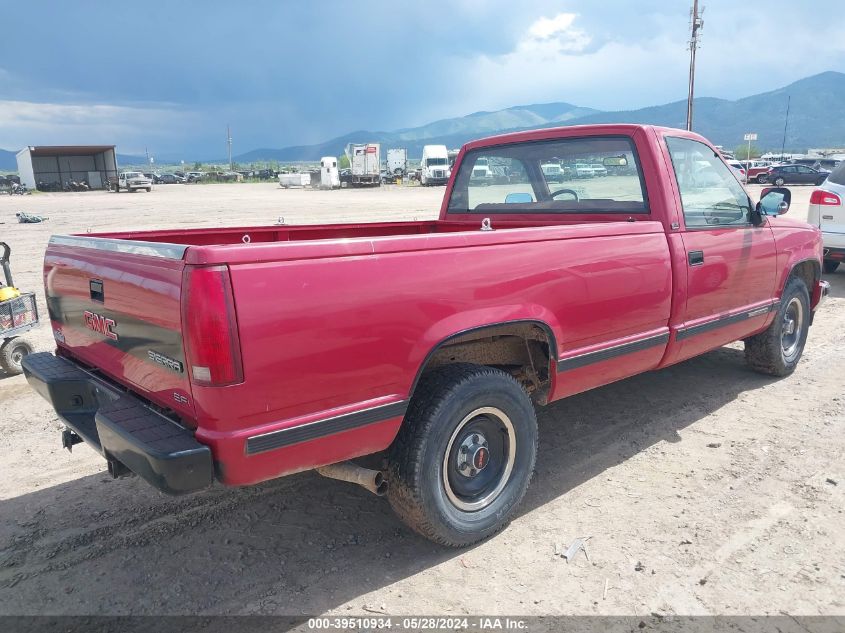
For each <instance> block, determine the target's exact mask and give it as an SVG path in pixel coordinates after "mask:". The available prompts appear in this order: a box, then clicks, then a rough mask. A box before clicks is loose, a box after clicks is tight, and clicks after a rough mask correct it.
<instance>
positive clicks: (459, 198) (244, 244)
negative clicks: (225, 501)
mask: <svg viewBox="0 0 845 633" xmlns="http://www.w3.org/2000/svg"><path fill="white" fill-rule="evenodd" d="M564 163H565V164H582V163H583V164H596V163H600V164H605V165H612V166H614V167H619V166H620V165H621V166H624V167H625V169H624V172H622V173H619V174H616V173H615V174H614V175H613V176H609V177H607V178H591V179H584V180H578V181H573V182H572V183H565V184H558V183H550V182H549V181H548V175H547V173H546V172H545V171H544V170H543V165H546V164H564ZM478 164H483V165H497V166H500V167H502V168H503V169H505V171H506V173H507V174H508V178H507V181H506V182H499V183H497V184H491V183H487V182H485V183H483V184H477V181H476V180H474V179H473V177H472V174H473V168H474V167H475V166H476V165H478ZM701 174H706V178H704V179H702V178H701ZM790 197H791V196H790V193H789V190H787V189H782V188H772V189H769V190H766V191H764V195H763V196H762V199H761V200H759V201H752V200H751V199H750V198H749V196H748V194H747V192H746V191H745V189H744V188H743V187H742V185H741V184H740V183H739V182H738V181H737V179H736V176H735V175H734V173H733V172H732V170H731V169H730V168H729V167H728V166H727V165H726V164H725V162H724V160H723V159H722V158H721V157H720V155H719V153H718V152H717V151H716V150H715V149H714V147H713V146H712V145H711V144H710V143H708V142H707V141H706V140H705V139H703V138H701V137H700V136H697V135H695V134H692V133H689V132H684V131H680V130H674V129H666V128H656V127H649V126H637V125H595V126H583V127H578V126H575V127H566V128H559V129H546V130H535V131H530V132H522V133H515V134H508V135H505V136H498V137H493V138H489V139H485V140H479V141H474V142H471V143H469V144H467V145H466V146H465V147H463V148H462V150H461V152H460V155H459V156H458V158H457V162H456V165H455V169H454V172H453V174H452V176H451V178H450V179H449V183H448V186H447V189H446V193H445V196H444V200H443V203H442V207H441V211H440V217H439V219H438V220H434V221H420V222H391V223H377V224H342V225H322V226H263V227H246V228H224V229H221V228H208V229H191V230H184V229H180V230H162V231H150V232H138V233H135V232H132V233H103V234H99V235H91V234H85V235H76V236H73V235H72V236H54V237H53V238H52V239H51V241H50V244H49V246H48V249H47V252H46V258H45V261H44V282H45V288H46V296H47V303H48V306H49V314H50V320H51V324H52V329H53V332H54V335H55V340H56V351H55V354H51V353H40V354H33V355H31V356H28V357H27V358H26V359H25V361H24V368H25V372H26V376H27V378H28V380H29V383H30V384H31V385H32V387H34V388H35V389H36V390H37V391H38V392H39V393H40V394H41V395H42V396H43V397H44V398H46V399H47V400H49V401H50V402H51V403H52V404H53V406H54V407H55V409H56V411H57V412H58V414H59V415H60V416H61V418H62V419H63V420H64V422H65V423H66V426H67V428H66V430H65V431H64V433H63V443H64V445H65V446H66V447H68V448H70V447H72V446H73V445H74V444H76V443H78V442H80V441H85V442H86V443H88V444H89V445H90V446H92V447H93V448H94V449H96V450H97V451H98V452H100V453H101V454H102V455H103V457H104V458H105V460H106V461H107V464H108V469H109V471H110V472H111V473H112V474H113V475H114V476H122V475H128V474H131V473H135V474H137V475H139V476H141V477H143V478H144V479H145V480H147V481H148V482H149V483H151V484H152V485H153V486H155V487H157V488H158V489H160V490H162V491H165V492H168V493H175V494H178V493H187V492H193V491H197V490H200V489H202V488H205V487H206V486H209V485H211V484H212V483H213V482H214V481H218V482H220V483H222V484H225V485H229V486H244V485H249V484H255V483H258V482H261V481H265V480H268V479H272V478H275V477H281V476H283V475H288V474H290V473H295V472H299V471H304V470H309V469H317V470H318V472H320V473H321V474H324V475H326V476H329V477H334V478H338V479H345V480H348V481H356V482H358V483H361V484H362V485H365V486H366V487H367V488H369V489H370V490H372V491H373V492H376V493H379V494H380V493H384V492H385V488H386V494H387V497H388V500H389V502H390V504H391V505H392V507H393V508H394V509H395V511H396V512H397V513H398V515H399V516H400V517H401V518H402V519H403V520H404V521H405V522H407V523H408V524H409V525H410V526H411V527H412V528H413V529H415V530H416V531H417V532H419V533H420V534H422V535H424V536H425V537H428V538H430V539H432V540H434V541H436V542H438V543H441V544H444V545H450V546H465V545H468V544H470V543H473V542H476V541H478V540H480V539H483V538H485V537H487V536H489V535H491V534H493V533H495V532H496V531H498V530H500V529H501V528H502V527H503V526H504V525H505V524H506V522H507V521H508V519H509V517H511V516H512V514H513V512H514V509H515V508H516V507H517V505H518V504H519V502H520V500H521V499H522V497H523V495H524V494H525V491H526V488H527V487H528V483H529V480H530V479H531V475H532V471H533V470H534V462H535V455H536V451H537V436H538V430H537V422H536V417H535V406H540V405H545V404H546V403H549V402H551V401H554V400H557V399H559V398H565V397H567V396H569V395H572V394H575V393H578V392H582V391H585V390H587V389H592V388H594V387H598V386H600V385H606V384H608V383H610V382H613V381H616V380H620V379H623V378H626V377H628V376H632V375H634V374H638V373H640V372H645V371H649V370H654V369H660V368H663V367H667V366H670V365H672V364H674V363H678V362H681V361H683V360H685V359H688V358H690V357H692V356H696V355H698V354H702V353H704V352H707V351H709V350H712V349H714V348H717V347H719V346H722V345H725V344H727V343H730V342H732V341H738V340H743V341H744V342H745V356H746V359H747V362H748V364H749V365H750V367H751V368H752V369H754V370H756V371H759V372H763V373H766V374H770V375H774V376H786V375H788V374H789V373H791V372H792V371H793V370H794V369H795V366H796V364H797V363H798V361H799V359H800V358H801V354H802V351H803V349H804V344H805V341H806V338H807V333H808V328H809V327H810V324H811V323H812V320H813V315H814V312H815V310H816V308H817V307H818V306H819V304H820V302H821V301H822V300H823V298H824V297H825V295H826V294H827V290H828V285H827V283H826V282H824V281H822V280H821V279H820V269H821V264H822V244H821V236H820V232H819V229H818V227H813V226H810V225H808V224H805V223H804V222H799V221H795V220H790V219H788V218H786V217H783V214H784V213H785V212H786V211H787V210H788V208H789V203H790ZM691 388H694V387H691ZM363 456H369V457H367V458H366V459H363V460H362V459H358V458H362V457H363ZM350 460H356V461H350ZM365 466H370V467H369V468H367V467H365Z"/></svg>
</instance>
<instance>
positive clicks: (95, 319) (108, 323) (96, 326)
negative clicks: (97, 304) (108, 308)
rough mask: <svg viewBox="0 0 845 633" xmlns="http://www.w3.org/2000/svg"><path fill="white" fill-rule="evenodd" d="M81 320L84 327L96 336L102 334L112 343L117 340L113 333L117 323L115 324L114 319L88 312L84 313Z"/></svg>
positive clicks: (115, 334) (115, 333)
mask: <svg viewBox="0 0 845 633" xmlns="http://www.w3.org/2000/svg"><path fill="white" fill-rule="evenodd" d="M83 319H84V321H85V327H87V328H88V329H89V330H94V331H95V332H97V333H98V334H102V335H103V336H105V337H106V338H110V339H111V340H113V341H116V340H117V332H115V329H116V328H117V323H115V321H114V319H109V318H106V317H104V316H103V315H101V314H97V313H96V312H91V311H90V310H86V311H85V313H84V315H83Z"/></svg>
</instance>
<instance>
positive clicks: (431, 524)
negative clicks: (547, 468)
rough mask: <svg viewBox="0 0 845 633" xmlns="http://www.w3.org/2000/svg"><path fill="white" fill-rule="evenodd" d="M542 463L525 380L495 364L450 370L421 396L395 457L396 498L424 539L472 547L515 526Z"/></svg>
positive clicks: (396, 506) (391, 496)
mask: <svg viewBox="0 0 845 633" xmlns="http://www.w3.org/2000/svg"><path fill="white" fill-rule="evenodd" d="M468 442H469V444H467V443H468ZM485 448H486V449H487V450H486V451H484V449H485ZM482 451H484V453H482ZM536 458H537V417H536V414H535V412H534V406H533V404H532V403H531V399H530V398H529V397H528V394H526V392H525V390H524V389H523V388H522V387H521V386H520V385H519V383H518V382H517V381H516V380H514V378H513V377H512V376H511V375H510V374H507V373H505V372H503V371H500V370H498V369H493V368H491V367H484V366H481V365H471V364H463V363H462V364H456V365H448V366H446V367H443V368H441V369H437V370H435V371H432V372H430V373H428V374H426V375H425V376H423V377H422V379H421V380H420V383H419V385H418V387H417V389H416V391H415V392H414V396H413V398H412V399H411V404H410V406H409V408H408V412H407V414H406V416H405V421H404V423H403V425H402V428H401V429H400V431H399V435H398V436H397V437H396V440H395V441H394V443H393V445H392V446H391V449H390V453H389V465H388V479H389V482H390V487H389V488H388V493H387V494H388V500H389V501H390V505H391V506H392V507H393V510H394V511H395V512H396V514H397V515H398V516H399V517H400V518H401V519H402V520H403V521H404V522H405V523H406V524H407V525H409V526H410V527H411V528H412V529H413V530H414V531H416V532H418V533H419V534H421V535H422V536H424V537H426V538H427V539H430V540H432V541H434V542H435V543H439V544H441V545H448V546H450V547H465V546H467V545H471V544H472V543H476V542H478V541H481V540H483V539H485V538H487V537H489V536H491V535H493V534H495V533H496V532H498V531H499V530H501V529H502V528H504V527H505V526H506V525H507V523H508V521H509V520H510V517H511V515H512V513H513V511H514V509H515V508H516V506H517V505H519V502H520V501H521V500H522V498H523V496H524V495H525V491H526V490H527V489H528V483H529V482H530V481H531V476H532V475H533V473H534V463H535V461H536ZM485 459H486V461H485ZM476 466H477V467H478V469H477V470H476ZM464 469H465V470H464ZM488 469H490V470H488ZM467 473H469V474H467Z"/></svg>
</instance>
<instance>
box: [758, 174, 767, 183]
mask: <svg viewBox="0 0 845 633" xmlns="http://www.w3.org/2000/svg"><path fill="white" fill-rule="evenodd" d="M768 181H769V177H768V176H767V175H766V174H760V175H759V176H757V183H758V184H761V185H765V184H766V183H767V182H768Z"/></svg>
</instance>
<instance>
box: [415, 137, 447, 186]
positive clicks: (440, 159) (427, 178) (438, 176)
mask: <svg viewBox="0 0 845 633" xmlns="http://www.w3.org/2000/svg"><path fill="white" fill-rule="evenodd" d="M451 175H452V169H451V168H450V167H449V151H448V150H447V149H446V146H445V145H426V146H425V147H423V153H422V161H421V162H420V184H421V185H424V186H429V185H445V184H446V182H447V181H448V180H449V176H451Z"/></svg>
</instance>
